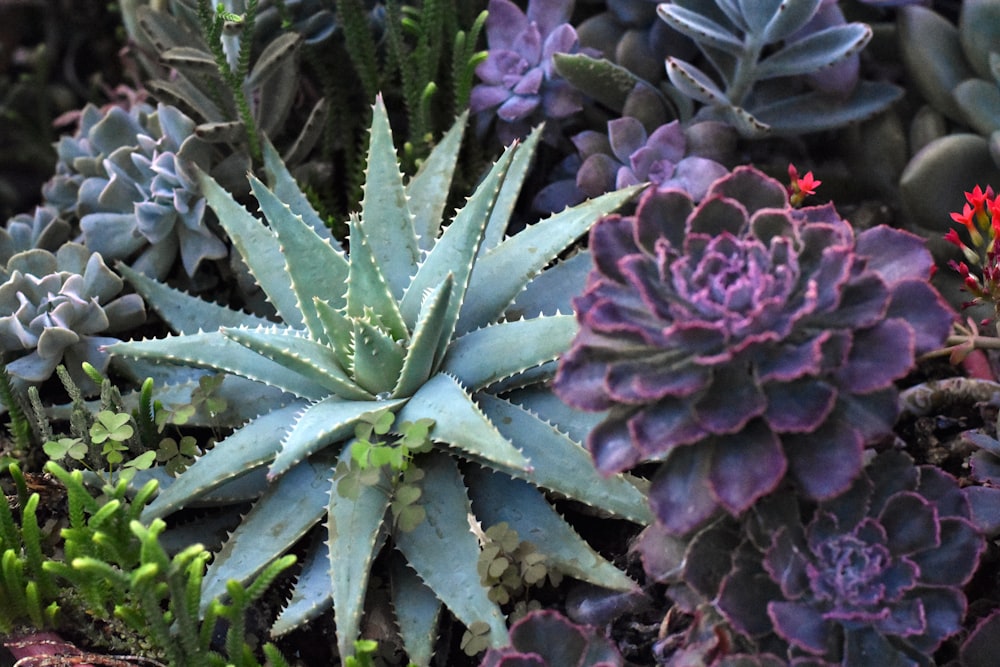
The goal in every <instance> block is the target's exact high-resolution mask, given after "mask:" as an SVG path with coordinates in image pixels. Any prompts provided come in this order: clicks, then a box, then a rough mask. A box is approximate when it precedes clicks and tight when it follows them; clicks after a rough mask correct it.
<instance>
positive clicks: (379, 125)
mask: <svg viewBox="0 0 1000 667" xmlns="http://www.w3.org/2000/svg"><path fill="white" fill-rule="evenodd" d="M446 189H447V188H446ZM411 210H414V209H411V208H410V207H409V206H408V205H407V203H406V189H405V188H404V187H403V174H402V173H400V171H399V160H398V158H397V157H396V147H395V146H393V145H392V131H391V130H390V129H389V118H388V117H387V116H385V115H383V114H375V117H374V119H373V120H372V129H371V143H370V145H369V148H368V166H367V169H366V170H365V186H364V199H362V201H361V218H362V221H363V225H364V230H365V236H366V240H367V241H368V243H369V244H371V248H372V253H373V254H374V260H375V261H374V263H375V265H376V266H378V267H379V268H380V269H381V273H382V275H383V276H384V278H385V280H386V282H387V283H388V285H389V289H390V294H391V295H392V296H394V297H395V298H396V299H398V298H399V297H401V296H402V295H403V290H404V289H405V288H406V286H407V285H408V284H409V282H410V277H411V275H412V274H411V271H412V270H413V267H414V266H416V264H417V262H418V261H419V260H420V250H419V248H418V247H417V235H416V232H415V230H414V228H413V213H411ZM357 227H358V225H352V227H351V231H352V238H351V255H352V258H351V259H352V266H353V260H354V259H355V258H354V257H353V255H354V252H355V248H354V237H353V232H354V230H355V229H356V228H357Z"/></svg>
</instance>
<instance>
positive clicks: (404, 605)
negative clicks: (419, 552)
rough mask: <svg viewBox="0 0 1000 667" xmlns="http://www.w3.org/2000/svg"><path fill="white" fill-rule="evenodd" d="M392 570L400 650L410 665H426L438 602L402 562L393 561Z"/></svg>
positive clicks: (430, 656)
mask: <svg viewBox="0 0 1000 667" xmlns="http://www.w3.org/2000/svg"><path fill="white" fill-rule="evenodd" d="M391 567H392V570H391V574H392V606H393V608H394V609H395V611H396V620H397V622H398V623H399V636H400V638H401V639H402V640H403V648H405V649H406V655H407V656H408V657H409V659H410V662H413V663H415V664H417V665H429V664H430V663H431V658H432V657H433V655H434V640H435V639H437V624H438V617H439V616H440V615H441V607H442V605H441V601H440V600H438V598H437V596H436V595H435V594H434V591H433V590H432V589H430V588H428V587H427V585H425V584H424V583H423V582H422V581H420V577H419V576H418V575H417V573H416V572H414V571H413V570H412V569H410V568H409V567H407V565H406V561H404V560H403V559H402V558H394V559H393V560H392V563H391Z"/></svg>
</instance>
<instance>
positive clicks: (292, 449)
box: [268, 396, 404, 478]
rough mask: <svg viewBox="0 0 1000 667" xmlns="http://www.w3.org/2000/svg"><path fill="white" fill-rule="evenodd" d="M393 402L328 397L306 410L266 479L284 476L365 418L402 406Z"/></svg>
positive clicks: (339, 438)
mask: <svg viewBox="0 0 1000 667" xmlns="http://www.w3.org/2000/svg"><path fill="white" fill-rule="evenodd" d="M403 402H404V401H402V400H395V401H345V400H342V399H340V398H338V397H336V396H330V397H329V398H325V399H323V400H322V401H319V402H318V403H313V404H312V405H310V406H308V407H306V408H305V409H304V410H302V412H301V414H299V415H297V416H296V418H295V419H294V420H292V422H290V426H289V429H288V435H287V436H285V438H284V440H283V441H282V443H281V450H280V451H279V452H278V454H277V456H275V458H274V462H273V463H272V464H271V468H270V470H269V471H268V475H269V476H270V477H272V478H274V477H277V476H279V475H282V474H284V473H285V471H286V470H288V469H289V468H291V467H292V466H295V465H297V464H298V463H299V462H300V461H302V460H303V459H304V458H305V457H307V456H309V455H310V454H312V453H314V452H316V451H318V450H320V449H322V448H323V447H326V446H327V445H329V444H330V443H333V442H336V441H338V440H343V439H344V438H347V437H348V436H350V435H351V434H353V433H354V426H355V425H356V424H357V423H358V421H359V420H361V419H362V418H364V417H370V416H372V414H373V413H375V412H376V411H378V410H381V409H383V408H389V409H390V410H391V409H393V408H396V407H398V406H400V405H402V404H403Z"/></svg>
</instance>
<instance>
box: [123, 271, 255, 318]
mask: <svg viewBox="0 0 1000 667" xmlns="http://www.w3.org/2000/svg"><path fill="white" fill-rule="evenodd" d="M115 270H116V271H118V272H119V273H121V274H122V276H124V277H125V279H126V280H128V281H129V283H130V284H131V285H132V287H134V288H135V291H136V292H138V293H139V295H140V296H142V298H143V300H144V301H145V302H146V303H148V304H150V306H151V307H152V308H153V309H154V310H155V311H156V313H157V314H158V315H159V316H160V317H161V318H162V319H163V321H164V322H166V324H167V326H169V327H170V328H171V329H172V330H173V331H174V333H179V334H190V333H197V332H198V331H202V330H207V331H214V330H215V329H216V328H218V327H237V326H262V325H266V324H270V323H269V322H268V321H267V320H266V319H264V318H262V317H257V316H255V315H250V314H248V313H243V312H240V311H238V310H233V309H232V308H226V307H225V306H220V305H219V304H217V303H212V302H211V301H205V300H204V299H199V298H198V297H195V296H191V295H190V294H188V293H186V292H181V291H179V290H176V289H174V288H172V287H169V286H167V285H165V284H164V283H161V282H159V281H158V280H153V279H152V278H149V277H148V276H146V275H144V274H142V273H140V272H138V271H136V270H135V269H133V268H132V267H130V266H128V265H126V264H122V263H118V264H116V265H115Z"/></svg>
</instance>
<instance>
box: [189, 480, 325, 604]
mask: <svg viewBox="0 0 1000 667" xmlns="http://www.w3.org/2000/svg"><path fill="white" fill-rule="evenodd" d="M330 477H331V466H330V464H329V463H328V462H324V461H316V462H309V461H306V462H303V463H301V464H299V465H297V466H295V467H294V468H292V469H291V470H289V471H288V472H287V473H286V474H285V475H283V476H282V477H281V478H280V479H278V480H277V481H276V482H274V483H272V484H271V486H270V487H268V489H267V491H265V492H264V495H262V496H261V497H260V499H259V500H257V502H256V503H254V506H253V508H252V509H251V510H250V512H249V513H248V514H247V515H246V516H245V517H243V520H242V521H241V522H240V525H239V526H237V528H236V530H234V531H233V532H232V534H230V535H229V539H228V540H226V543H225V544H224V545H223V546H222V549H221V550H220V551H219V552H218V553H217V554H215V558H214V559H213V560H212V564H211V565H210V566H209V568H208V571H207V572H206V573H205V580H204V584H203V588H202V598H201V599H202V609H203V610H204V609H205V607H206V606H207V605H208V603H209V602H210V601H211V600H212V599H213V598H218V597H222V596H223V595H225V593H226V582H228V581H229V580H230V579H237V580H239V581H245V580H246V579H248V578H250V577H252V576H253V575H255V574H257V573H258V572H260V571H261V570H263V569H264V568H265V567H266V566H267V564H268V563H270V562H271V561H272V560H274V557H275V553H283V552H284V551H285V550H287V549H289V548H290V547H291V546H292V545H293V544H295V542H297V541H298V540H299V538H301V537H302V536H303V535H305V534H306V531H308V530H309V529H310V528H312V527H313V526H314V525H315V524H316V522H317V521H319V520H320V518H322V516H323V515H324V514H325V508H326V500H327V498H328V493H329V491H330ZM262 536H263V537H265V539H261V537H262Z"/></svg>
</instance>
